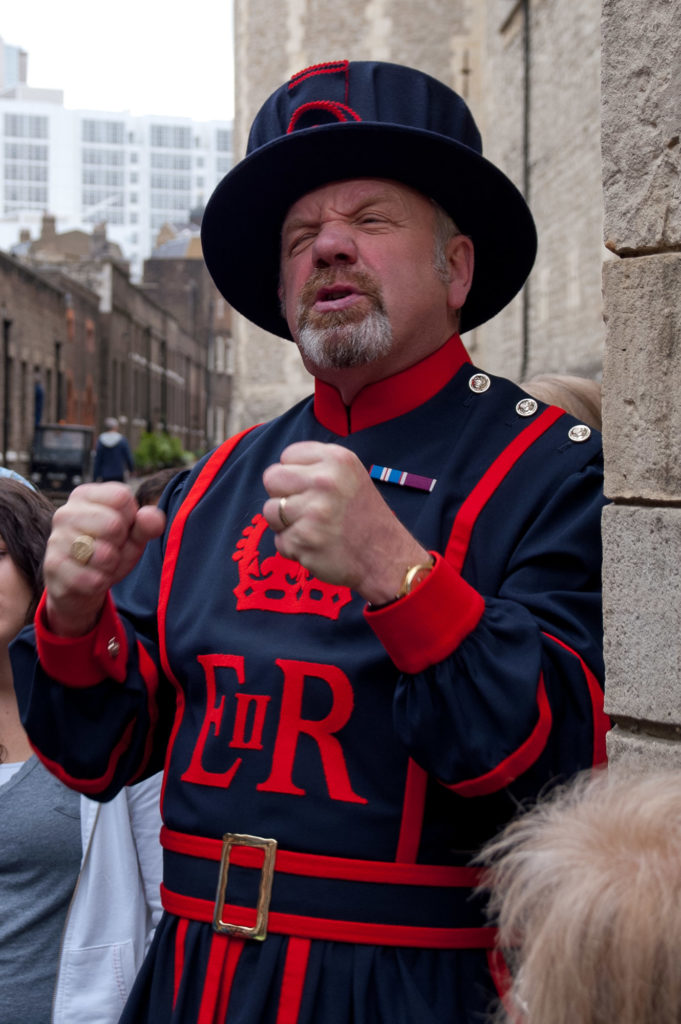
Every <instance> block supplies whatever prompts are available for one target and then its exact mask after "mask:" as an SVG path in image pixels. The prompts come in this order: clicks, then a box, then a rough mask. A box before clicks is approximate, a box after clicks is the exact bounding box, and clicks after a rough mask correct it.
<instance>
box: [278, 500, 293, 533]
mask: <svg viewBox="0 0 681 1024" xmlns="http://www.w3.org/2000/svg"><path fill="white" fill-rule="evenodd" d="M285 510H286V498H280V499H279V519H280V520H281V525H282V526H283V527H284V529H286V527H287V526H290V525H291V522H290V520H289V519H287V518H286V511H285Z"/></svg>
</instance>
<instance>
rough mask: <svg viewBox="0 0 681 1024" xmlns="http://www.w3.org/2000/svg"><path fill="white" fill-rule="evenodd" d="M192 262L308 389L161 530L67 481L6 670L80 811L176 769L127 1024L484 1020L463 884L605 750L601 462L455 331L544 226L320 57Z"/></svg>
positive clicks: (237, 443)
mask: <svg viewBox="0 0 681 1024" xmlns="http://www.w3.org/2000/svg"><path fill="white" fill-rule="evenodd" d="M202 245H203V253H204V257H205V259H206V262H207V264H208V268H209V270H210V272H211V274H212V275H213V278H214V280H215V282H216V284H217V286H218V288H219V289H220V290H221V292H222V294H223V295H224V296H225V298H226V299H227V300H228V301H229V302H230V303H231V304H232V305H233V306H235V307H236V308H237V310H238V311H239V312H241V313H243V314H245V315H246V316H247V317H248V318H250V319H251V320H252V321H253V322H254V323H256V324H258V325H259V326H260V327H262V328H264V329H266V330H269V331H271V332H273V333H275V334H278V335H280V336H281V337H282V338H285V339H288V340H287V342H286V343H290V341H291V340H292V341H293V342H294V343H295V344H296V346H297V348H298V350H299V351H300V354H301V358H302V360H303V363H304V365H305V366H306V367H307V369H308V370H310V371H311V373H312V374H313V375H314V378H315V382H314V396H311V397H310V398H308V399H306V400H304V401H302V402H300V403H299V404H298V405H296V406H294V407H293V408H292V409H290V410H289V411H288V412H286V413H284V414H283V415H282V416H280V417H278V418H277V419H275V420H274V421H273V422H271V423H265V424H261V425H259V426H257V427H254V428H252V429H249V430H245V431H243V432H242V433H241V434H239V435H238V436H236V437H234V438H232V439H230V440H229V441H227V442H225V443H224V444H223V445H221V446H220V447H219V448H218V449H216V451H214V452H212V453H209V454H208V455H207V456H206V457H205V458H203V459H202V460H201V461H199V463H198V464H197V465H196V466H195V467H194V468H193V469H192V471H191V472H190V473H189V474H188V475H182V476H180V477H179V478H178V480H177V481H176V482H175V483H173V484H171V485H170V487H169V488H168V489H167V490H166V492H165V496H164V497H163V498H162V499H161V502H160V504H159V507H158V508H153V507H149V506H143V507H142V508H139V507H138V505H137V503H136V501H135V499H134V496H133V495H132V494H131V493H130V490H129V489H128V488H124V487H120V486H118V485H114V484H106V485H100V486H97V485H94V484H91V485H85V486H82V487H79V488H77V489H76V490H75V491H74V492H73V494H72V495H71V497H70V499H69V501H68V502H67V504H66V505H64V506H63V507H62V508H61V509H59V510H58V511H57V513H56V514H55V524H54V530H53V532H52V536H51V538H50V542H49V545H48V552H47V557H46V563H45V565H46V580H47V589H46V595H45V599H44V600H43V601H42V602H41V605H40V607H39V609H38V612H37V614H36V619H35V633H34V631H33V630H27V631H25V632H24V633H23V634H22V636H21V637H20V638H19V640H18V641H17V644H16V645H15V648H14V652H13V655H14V657H15V658H16V660H17V664H18V665H21V666H23V669H24V673H25V676H26V681H25V683H24V685H23V686H22V687H21V703H22V713H23V716H24V721H25V723H26V727H27V729H28V730H29V733H30V735H31V739H32V742H33V743H34V744H35V746H36V749H38V750H39V751H40V754H41V757H43V758H44V759H45V760H46V762H47V763H49V764H57V765H59V766H60V770H62V771H65V772H68V773H69V776H70V777H71V778H72V779H73V781H74V784H76V785H79V786H82V787H87V788H88V790H89V792H90V793H91V794H92V795H96V796H97V798H98V799H103V800H106V799H108V798H109V797H110V796H112V795H113V794H115V793H116V792H118V791H119V790H120V788H121V786H124V785H125V784H126V783H127V782H128V781H129V780H130V779H131V778H137V777H139V776H140V775H144V774H146V773H149V772H152V771H155V770H157V769H158V768H160V767H161V766H162V765H163V764H165V780H164V795H163V817H164V828H163V833H162V842H163V846H164V881H163V904H164V908H165V915H164V917H163V919H162V921H161V924H160V925H159V928H158V930H157V933H156V938H155V940H154V945H153V947H152V949H151V951H150V954H149V956H148V957H147V960H146V962H145V965H144V966H143V968H142V970H141V972H140V975H139V977H138V981H137V984H136V986H135V990H134V992H133V993H132V995H131V998H130V1002H129V1004H128V1007H127V1008H126V1011H125V1013H124V1015H123V1018H122V1020H123V1022H125V1024H133V1022H134V1024H151V1022H154V1024H155V1022H157V1021H171V1020H172V1021H173V1022H174V1024H195V1022H197V1021H200V1022H201V1024H203V1022H209V1021H210V1022H211V1024H224V1022H230V1024H231V1022H239V1024H274V1022H278V1024H282V1022H284V1021H286V1022H290V1024H294V1022H295V1024H312V1022H315V1024H317V1022H320V1021H323V1022H324V1024H350V1022H352V1024H386V1022H390V1024H414V1022H415V1021H418V1022H419V1024H473V1022H477V1021H479V1020H481V1019H482V1018H483V1017H484V1014H485V1013H486V1010H487V1007H488V1005H489V1003H490V1001H491V999H492V998H493V995H494V990H495V987H494V982H495V977H496V970H495V965H496V959H495V957H494V956H493V949H494V930H493V929H492V928H491V927H488V925H487V923H486V920H485V916H484V908H483V906H482V905H481V904H480V902H478V901H477V900H476V899H474V898H472V896H473V890H474V888H475V886H476V882H477V879H478V871H477V869H476V868H475V867H474V866H473V865H472V864H471V857H472V856H473V855H474V854H475V852H476V851H477V850H478V849H479V847H480V845H481V844H482V843H483V842H484V841H485V840H487V839H489V838H490V836H492V835H494V834H496V832H497V831H498V830H499V828H500V827H502V826H503V825H504V823H505V822H506V821H507V820H508V819H509V817H511V815H512V814H513V812H514V809H515V807H516V806H517V803H518V801H522V800H525V799H527V798H528V797H529V796H532V795H535V794H536V793H537V792H539V791H540V790H542V789H543V788H545V787H547V786H549V785H550V784H552V783H553V782H555V781H556V780H558V779H561V778H566V777H568V776H569V775H571V774H572V773H574V772H576V771H578V770H579V769H581V768H583V767H585V766H587V765H590V764H592V763H594V762H598V761H601V760H602V759H603V758H604V756H605V730H606V729H607V719H606V718H605V716H604V714H603V700H602V679H603V663H602V635H601V630H602V627H601V588H600V563H601V550H600V517H601V511H602V505H603V493H602V456H601V450H600V442H599V439H598V438H597V436H596V434H595V432H594V433H593V435H591V434H590V432H589V431H588V429H586V428H583V425H580V424H579V423H577V422H576V421H575V420H574V419H573V418H572V417H570V416H568V415H567V414H565V413H564V412H563V411H562V410H560V409H558V408H556V407H552V408H550V409H544V410H540V409H539V407H538V403H537V402H536V401H533V400H531V399H530V398H529V396H528V395H527V394H525V393H524V392H523V391H522V390H521V389H520V388H518V387H517V386H516V385H514V384H512V383H511V382H510V381H507V380H504V379H502V378H500V377H493V376H492V375H490V374H488V373H486V372H485V371H484V370H482V369H479V368H477V367H475V366H473V365H472V364H471V361H470V357H469V356H468V353H467V352H466V349H465V348H464V345H463V342H462V340H461V337H460V332H461V331H467V330H471V329H472V328H474V327H476V326H477V325H478V324H481V323H483V322H484V321H485V320H487V319H489V318H490V317H492V316H494V315H495V313H497V312H498V311H499V310H501V309H502V308H503V307H504V306H505V305H506V304H507V303H508V302H509V301H510V300H511V298H512V297H513V296H514V295H515V294H516V293H517V292H518V290H519V289H520V288H521V287H522V285H523V282H524V280H525V278H526V276H527V274H528V273H529V271H530V267H531V266H532V262H533V259H534V254H535V248H536V234H535V229H534V224H533V220H532V216H531V214H530V212H529V210H528V208H527V206H526V204H525V202H524V200H523V198H522V196H521V195H520V193H519V192H518V191H517V189H516V188H515V186H514V185H513V184H512V183H511V182H510V180H509V179H508V178H506V177H505V175H503V174H502V173H501V171H499V169H498V168H496V167H495V166H494V165H492V164H491V163H489V162H488V161H487V160H485V158H484V157H483V156H482V153H481V142H480V136H479V133H478V131H477V128H476V126H475V123H474V122H473V119H472V117H471V115H470V112H469V111H468V108H467V107H466V105H465V103H464V101H463V100H462V99H461V97H460V96H458V95H457V94H456V93H454V92H453V91H452V90H451V89H449V88H448V87H447V86H446V85H444V84H442V83H441V82H438V81H436V80H435V79H433V78H431V77H430V76H428V75H426V74H424V73H422V72H420V71H416V70H414V69H412V68H406V67H401V66H399V65H394V64H386V63H382V62H377V61H359V62H348V61H338V62H330V63H325V64H320V65H315V66H314V67H311V68H306V69H305V70H304V71H302V72H300V73H299V74H297V75H294V76H293V77H292V78H291V79H290V80H289V81H288V82H286V83H284V85H282V86H281V87H280V88H279V89H277V90H276V92H275V93H274V94H273V95H272V96H271V97H270V98H269V99H268V100H267V101H266V102H265V104H264V106H263V107H262V109H261V110H260V112H259V113H258V115H257V117H256V119H255V122H254V125H253V129H252V132H251V136H250V141H249V146H248V154H247V156H246V157H245V159H244V160H242V161H241V162H240V163H239V164H237V165H236V166H235V167H234V169H233V170H232V171H230V172H229V173H228V174H227V176H226V177H225V178H224V179H223V181H222V182H221V183H220V184H219V185H218V187H217V189H216V190H215V192H214V194H213V196H212V198H211V199H210V201H209V203H208V206H207V208H206V211H205V213H204V217H203V221H202ZM36 646H37V654H38V658H39V663H36V662H37V659H36ZM29 677H31V678H30V680H29Z"/></svg>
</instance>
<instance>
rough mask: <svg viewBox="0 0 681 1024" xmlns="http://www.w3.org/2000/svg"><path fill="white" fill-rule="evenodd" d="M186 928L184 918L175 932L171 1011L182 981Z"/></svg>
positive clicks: (186, 922) (186, 923)
mask: <svg viewBox="0 0 681 1024" xmlns="http://www.w3.org/2000/svg"><path fill="white" fill-rule="evenodd" d="M187 928H189V921H187V920H186V918H181V919H180V921H179V923H178V925H177V931H176V932H175V960H174V964H173V1010H174V1009H175V1003H176V1002H177V993H178V992H179V991H180V982H181V981H182V972H183V971H184V943H185V939H186V938H187Z"/></svg>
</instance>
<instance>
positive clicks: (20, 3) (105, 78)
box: [0, 0, 234, 121]
mask: <svg viewBox="0 0 681 1024" xmlns="http://www.w3.org/2000/svg"><path fill="white" fill-rule="evenodd" d="M0 36H1V37H2V39H3V42H5V43H7V44H9V45H11V46H19V47H21V49H23V50H26V51H28V85H30V86H34V87H36V88H49V89H63V90H64V105H65V106H66V107H69V108H72V109H86V110H88V109H89V110H111V111H124V110H127V111H129V112H130V113H132V114H171V115H176V116H180V117H193V118H195V119H196V120H198V121H205V120H213V119H218V120H224V119H229V118H231V117H233V116H234V98H233V82H232V78H233V66H234V62H233V57H232V4H231V0H186V2H185V3H178V2H177V0H165V2H163V3H162V2H160V0H113V2H112V3H109V4H98V3H96V2H93V0H61V2H60V0H2V3H1V5H0Z"/></svg>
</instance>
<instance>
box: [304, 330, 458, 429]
mask: <svg viewBox="0 0 681 1024" xmlns="http://www.w3.org/2000/svg"><path fill="white" fill-rule="evenodd" d="M470 361H471V360H470V356H469V355H468V353H467V352H466V349H465V348H464V346H463V342H462V341H461V338H460V337H459V335H458V334H453V335H452V337H451V338H450V339H449V341H447V342H445V344H444V345H442V347H441V348H438V349H436V351H435V352H432V353H431V354H430V355H429V356H426V358H425V359H422V360H421V361H420V362H419V363H415V364H414V366H409V367H407V369H406V370H402V371H401V372H400V373H396V374H394V375H393V376H392V377H386V378H385V379H384V380H379V381H376V383H374V384H367V386H366V387H365V388H362V390H361V391H360V392H359V393H358V394H357V395H356V396H355V399H354V401H353V403H352V405H350V406H346V405H345V404H344V402H343V399H342V398H341V396H340V394H339V393H338V391H337V390H336V388H335V387H333V385H332V384H326V383H325V382H324V381H321V380H315V396H314V414H315V416H316V418H317V419H318V420H319V422H320V423H321V424H322V425H323V426H324V427H326V428H327V429H328V430H331V431H333V433H334V434H339V435H340V436H341V437H347V435H348V434H353V433H355V432H356V431H358V430H364V429H366V428H367V427H374V426H376V425H377V424H378V423H385V422H386V421H387V420H391V419H394V418H395V417H396V416H402V415H404V413H407V412H411V410H412V409H416V408H417V407H418V406H419V405H423V403H424V402H426V401H428V399H429V398H432V397H433V395H436V394H437V392H438V391H440V390H441V389H442V388H443V387H444V386H445V384H447V383H448V382H449V381H450V380H451V379H452V377H453V376H454V374H455V373H457V372H458V370H460V369H461V367H462V366H463V365H464V363H470Z"/></svg>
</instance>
